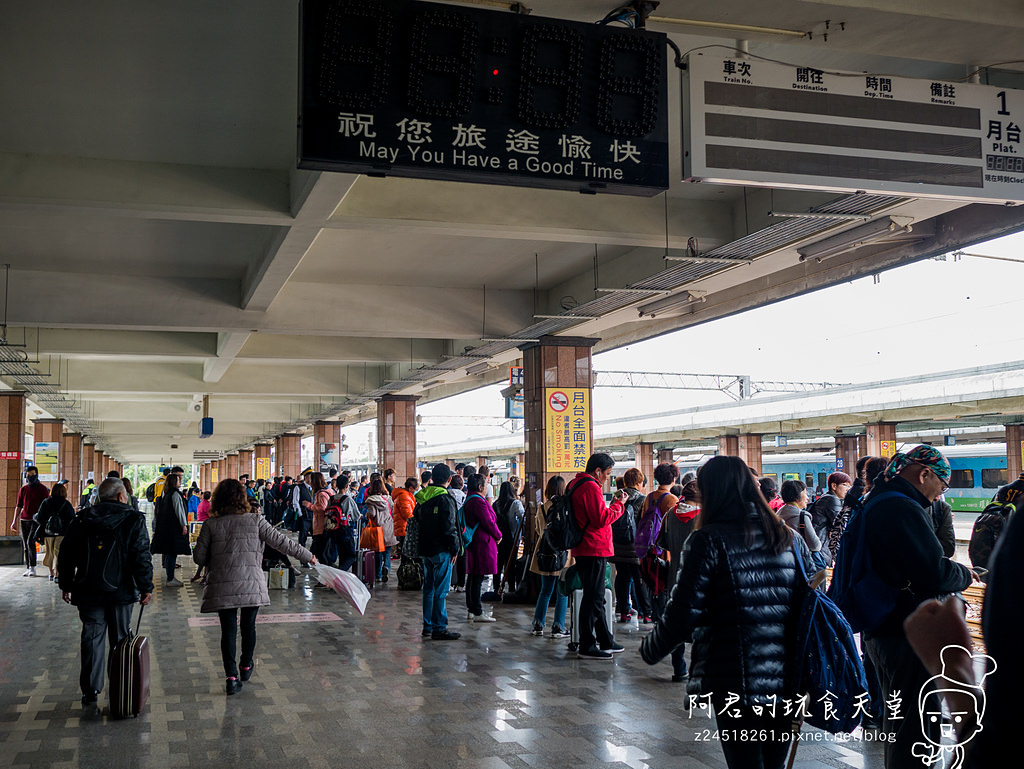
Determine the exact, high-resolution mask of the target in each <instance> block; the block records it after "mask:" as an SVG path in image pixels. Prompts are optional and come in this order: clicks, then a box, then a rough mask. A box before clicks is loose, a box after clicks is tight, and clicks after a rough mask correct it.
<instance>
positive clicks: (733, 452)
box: [718, 435, 740, 457]
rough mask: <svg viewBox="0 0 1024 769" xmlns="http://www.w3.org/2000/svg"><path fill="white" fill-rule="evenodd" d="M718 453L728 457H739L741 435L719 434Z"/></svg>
mask: <svg viewBox="0 0 1024 769" xmlns="http://www.w3.org/2000/svg"><path fill="white" fill-rule="evenodd" d="M718 453H719V454H720V455H721V456H726V457H738V456H739V455H740V437H739V436H738V435H719V436H718Z"/></svg>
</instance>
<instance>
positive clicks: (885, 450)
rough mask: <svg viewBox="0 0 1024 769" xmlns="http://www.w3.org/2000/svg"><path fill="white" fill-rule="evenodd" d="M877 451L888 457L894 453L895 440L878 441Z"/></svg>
mask: <svg viewBox="0 0 1024 769" xmlns="http://www.w3.org/2000/svg"><path fill="white" fill-rule="evenodd" d="M878 446H879V449H878V453H879V454H881V455H882V456H883V457H885V458H886V459H888V458H889V457H891V456H892V455H893V454H895V453H896V441H879V442H878Z"/></svg>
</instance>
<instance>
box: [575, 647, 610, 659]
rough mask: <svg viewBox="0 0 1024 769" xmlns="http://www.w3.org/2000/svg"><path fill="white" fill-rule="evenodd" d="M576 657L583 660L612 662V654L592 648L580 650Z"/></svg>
mask: <svg viewBox="0 0 1024 769" xmlns="http://www.w3.org/2000/svg"><path fill="white" fill-rule="evenodd" d="M576 656H577V657H578V658H579V659H581V660H610V659H611V658H612V653H611V652H606V651H605V650H604V649H598V648H597V647H596V646H592V647H590V648H589V649H580V650H579V651H578V652H576Z"/></svg>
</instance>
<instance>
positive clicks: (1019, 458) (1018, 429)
mask: <svg viewBox="0 0 1024 769" xmlns="http://www.w3.org/2000/svg"><path fill="white" fill-rule="evenodd" d="M1021 473H1024V424H1015V425H1006V477H1007V479H1008V480H1010V481H1015V480H1017V476H1018V475H1020V474H1021Z"/></svg>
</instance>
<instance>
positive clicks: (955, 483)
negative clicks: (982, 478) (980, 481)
mask: <svg viewBox="0 0 1024 769" xmlns="http://www.w3.org/2000/svg"><path fill="white" fill-rule="evenodd" d="M949 487H950V488H951V489H973V488H974V471H973V470H954V471H953V472H952V474H951V475H950V476H949Z"/></svg>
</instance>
